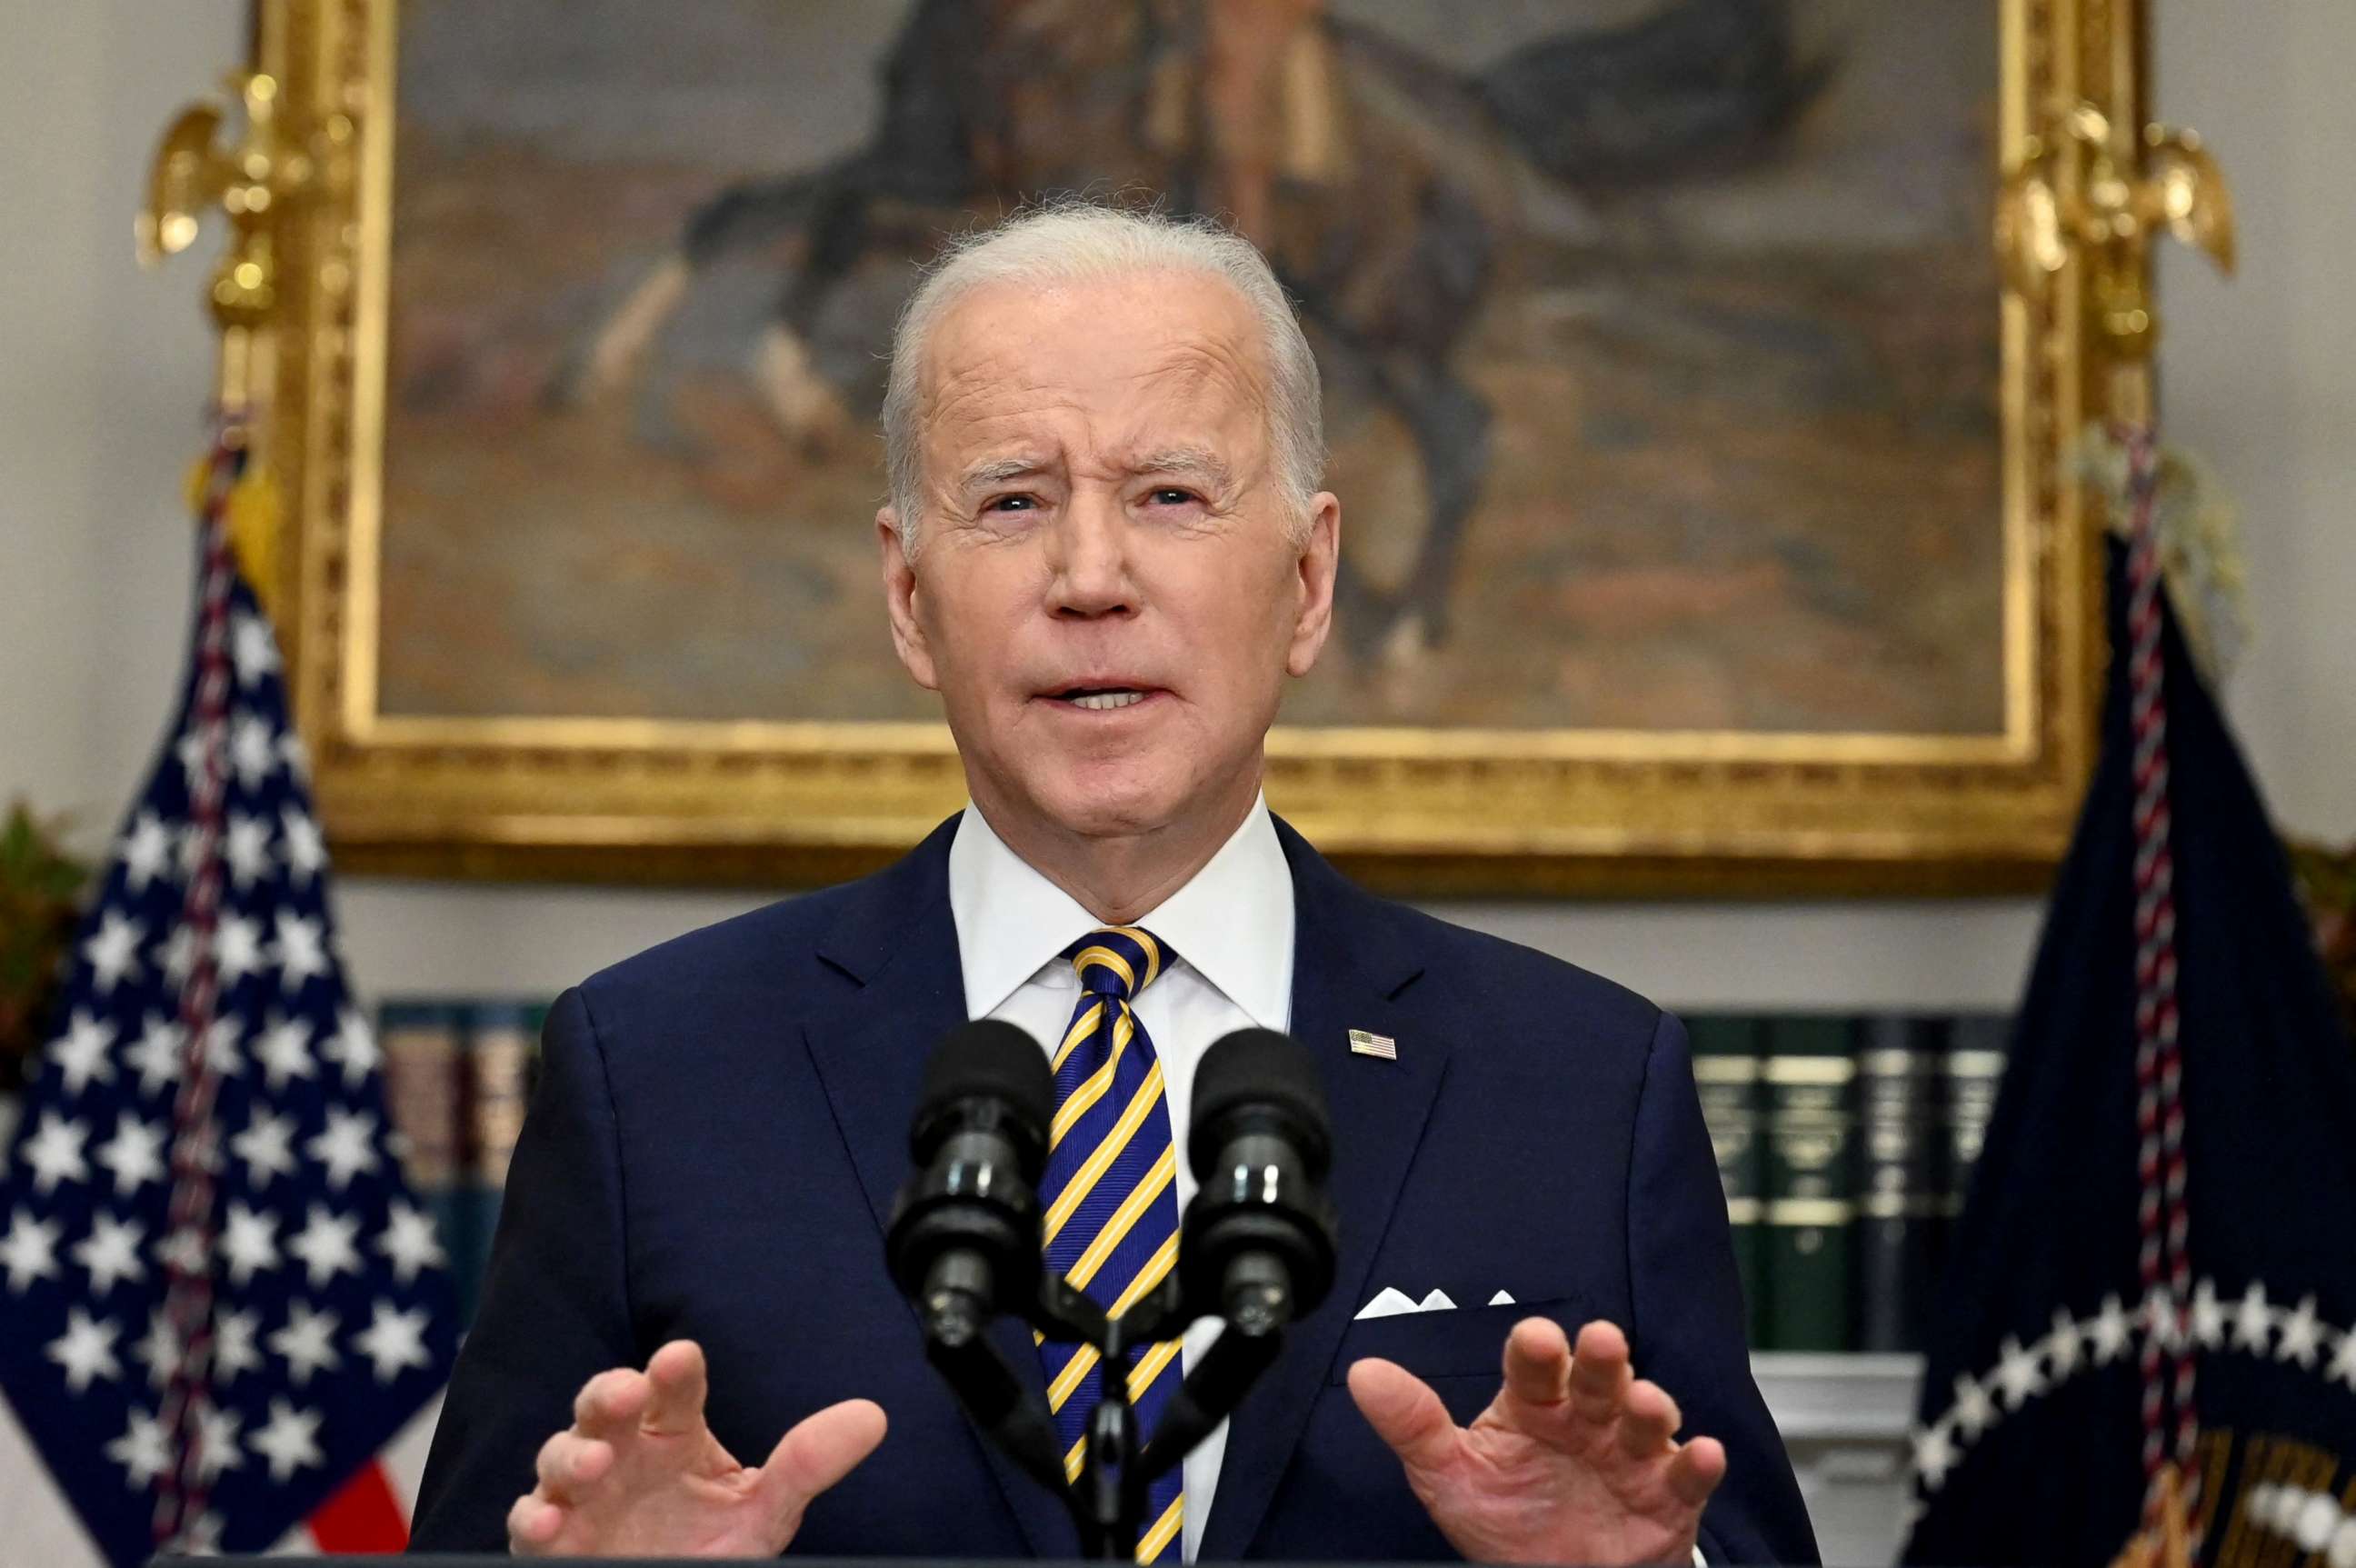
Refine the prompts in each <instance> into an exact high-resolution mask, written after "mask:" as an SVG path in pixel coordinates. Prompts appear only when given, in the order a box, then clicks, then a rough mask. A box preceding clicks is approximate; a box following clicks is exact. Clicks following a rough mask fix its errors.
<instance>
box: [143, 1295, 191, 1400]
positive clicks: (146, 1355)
mask: <svg viewBox="0 0 2356 1568" xmlns="http://www.w3.org/2000/svg"><path fill="white" fill-rule="evenodd" d="M131 1353H132V1354H133V1355H134V1356H136V1357H137V1358H139V1364H140V1365H141V1366H143V1367H145V1368H146V1369H147V1381H148V1383H149V1385H150V1386H151V1387H154V1388H157V1389H161V1388H162V1387H163V1386H164V1385H165V1384H166V1383H168V1382H170V1381H171V1380H172V1374H173V1373H174V1372H177V1371H178V1370H179V1369H180V1337H179V1336H178V1335H177V1334H175V1333H173V1332H172V1320H171V1319H170V1318H169V1317H166V1316H165V1315H164V1309H163V1308H162V1307H161V1306H158V1307H155V1309H153V1310H152V1311H150V1312H149V1313H148V1314H147V1332H146V1333H145V1334H143V1335H141V1336H140V1337H139V1338H138V1340H137V1341H136V1342H135V1343H134V1344H133V1345H132V1347H131Z"/></svg>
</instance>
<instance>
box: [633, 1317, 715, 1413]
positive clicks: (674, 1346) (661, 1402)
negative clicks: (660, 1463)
mask: <svg viewBox="0 0 2356 1568" xmlns="http://www.w3.org/2000/svg"><path fill="white" fill-rule="evenodd" d="M647 1381H648V1382H649V1383H652V1384H653V1385H654V1392H653V1394H652V1395H651V1396H650V1397H649V1398H648V1401H647V1411H646V1414H645V1415H644V1416H642V1417H640V1418H639V1421H638V1428H639V1430H640V1431H642V1432H645V1433H647V1434H649V1435H652V1436H658V1437H676V1436H679V1435H680V1434H685V1433H690V1432H693V1431H695V1430H696V1429H697V1428H698V1427H700V1426H701V1425H702V1424H703V1396H704V1393H705V1391H706V1390H707V1388H708V1387H709V1385H708V1383H707V1381H706V1380H705V1377H704V1369H703V1347H702V1346H701V1345H698V1344H697V1343H696V1342H695V1341H694V1340H692V1339H674V1340H672V1341H671V1342H670V1343H669V1344H668V1345H666V1346H664V1347H663V1348H661V1349H659V1350H658V1351H656V1352H655V1353H654V1358H653V1359H651V1360H649V1361H648V1363H647Z"/></svg>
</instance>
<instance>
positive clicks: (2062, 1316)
mask: <svg viewBox="0 0 2356 1568" xmlns="http://www.w3.org/2000/svg"><path fill="white" fill-rule="evenodd" d="M2084 1343H2085V1340H2084V1337H2083V1335H2082V1333H2081V1331H2080V1330H2079V1327H2078V1320H2077V1319H2076V1318H2074V1317H2072V1316H2070V1313H2069V1310H2068V1309H2067V1308H2066V1307H2059V1306H2057V1307H2055V1308H2054V1309H2053V1326H2052V1328H2051V1331H2050V1332H2049V1333H2048V1334H2047V1335H2046V1336H2045V1337H2044V1339H2043V1340H2041V1341H2040V1344H2041V1346H2042V1347H2043V1349H2044V1354H2045V1359H2046V1361H2047V1363H2048V1364H2049V1365H2051V1367H2052V1369H2053V1379H2054V1381H2056V1382H2067V1381H2069V1380H2070V1375H2071V1374H2072V1373H2073V1372H2075V1371H2076V1370H2077V1369H2078V1359H2079V1350H2080V1348H2081V1347H2082V1346H2083V1345H2084Z"/></svg>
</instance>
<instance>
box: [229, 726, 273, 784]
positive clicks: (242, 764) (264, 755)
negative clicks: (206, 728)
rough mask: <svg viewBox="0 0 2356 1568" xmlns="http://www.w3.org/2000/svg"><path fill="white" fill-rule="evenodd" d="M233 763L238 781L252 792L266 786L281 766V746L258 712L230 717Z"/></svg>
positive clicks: (231, 760) (230, 742) (230, 743)
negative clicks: (264, 783) (263, 785)
mask: <svg viewBox="0 0 2356 1568" xmlns="http://www.w3.org/2000/svg"><path fill="white" fill-rule="evenodd" d="M229 758H230V766H231V767H233V768H236V769H237V781H238V783H239V784H240V785H241V786H242V787H243V788H244V789H246V790H247V792H248V793H251V792H252V791H254V790H256V789H261V788H262V780H264V779H268V778H269V777H270V774H271V770H272V769H273V768H276V767H277V766H278V746H277V743H276V742H274V741H273V740H272V739H271V736H270V725H268V724H266V723H265V722H263V720H262V718H261V717H260V715H258V714H242V713H241V714H238V715H237V717H236V718H234V719H232V720H230V736H229Z"/></svg>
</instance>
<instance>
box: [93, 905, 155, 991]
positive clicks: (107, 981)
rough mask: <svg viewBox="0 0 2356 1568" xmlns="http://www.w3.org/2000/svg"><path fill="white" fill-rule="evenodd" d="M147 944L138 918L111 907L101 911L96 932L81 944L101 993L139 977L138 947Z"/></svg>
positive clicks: (94, 981) (94, 982) (145, 934)
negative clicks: (135, 918)
mask: <svg viewBox="0 0 2356 1568" xmlns="http://www.w3.org/2000/svg"><path fill="white" fill-rule="evenodd" d="M146 945H147V933H146V932H145V930H143V929H140V925H139V922H138V921H136V920H134V919H132V918H129V917H127V916H125V915H123V914H120V913H118V912H116V911H115V910H112V909H103V910H101V911H100V913H99V927H98V932H97V934H96V935H94V936H92V937H91V938H90V939H89V940H87V941H85V942H83V943H82V944H81V956H82V958H83V959H84V960H85V961H88V963H89V964H90V978H91V984H93V985H95V986H96V987H97V988H98V993H99V994H100V995H102V996H103V995H105V994H107V993H110V992H112V990H113V989H114V988H115V987H116V986H118V985H120V984H122V983H123V982H124V981H126V980H133V979H136V978H137V977H138V975H139V950H140V949H141V948H143V947H145V946H146Z"/></svg>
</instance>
